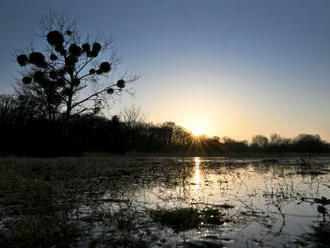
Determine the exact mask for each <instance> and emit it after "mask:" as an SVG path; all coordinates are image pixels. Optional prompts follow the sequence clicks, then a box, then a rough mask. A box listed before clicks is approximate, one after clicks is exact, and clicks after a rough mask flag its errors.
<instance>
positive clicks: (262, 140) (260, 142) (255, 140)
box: [251, 135, 268, 150]
mask: <svg viewBox="0 0 330 248" xmlns="http://www.w3.org/2000/svg"><path fill="white" fill-rule="evenodd" d="M267 147H268V139H267V137H265V136H263V135H255V136H253V137H252V142H251V148H252V149H260V150H265V149H266V148H267Z"/></svg>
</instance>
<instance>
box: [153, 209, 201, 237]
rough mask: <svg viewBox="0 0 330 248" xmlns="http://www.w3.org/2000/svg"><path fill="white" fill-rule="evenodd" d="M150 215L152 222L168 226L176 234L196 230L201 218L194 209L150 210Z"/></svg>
mask: <svg viewBox="0 0 330 248" xmlns="http://www.w3.org/2000/svg"><path fill="white" fill-rule="evenodd" d="M150 215H151V217H152V218H153V220H154V221H156V222H159V223H161V224H162V225H165V226H168V227H170V228H172V229H173V230H174V231H176V232H181V231H186V230H189V229H193V228H197V227H198V226H199V225H200V223H201V218H200V215H199V212H198V210H197V209H196V208H176V209H170V210H167V209H159V210H150Z"/></svg>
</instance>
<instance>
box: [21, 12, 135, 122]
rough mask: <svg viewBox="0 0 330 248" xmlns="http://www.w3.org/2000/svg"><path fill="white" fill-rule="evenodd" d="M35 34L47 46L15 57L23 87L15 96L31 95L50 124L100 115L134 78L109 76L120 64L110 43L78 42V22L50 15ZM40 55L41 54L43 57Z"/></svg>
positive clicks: (79, 39)
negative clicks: (43, 110) (86, 114)
mask: <svg viewBox="0 0 330 248" xmlns="http://www.w3.org/2000/svg"><path fill="white" fill-rule="evenodd" d="M39 30H40V31H39V32H40V33H39V34H38V36H39V37H41V38H42V39H44V40H45V41H46V45H45V47H43V48H40V50H35V49H33V48H30V49H26V50H25V51H24V52H23V53H22V52H21V54H17V55H18V56H17V62H18V64H19V65H20V66H22V67H23V70H22V71H21V74H22V81H21V83H20V84H19V85H18V87H16V90H17V91H18V92H19V93H22V94H26V93H28V94H30V95H32V96H33V97H34V98H35V99H39V101H40V102H41V103H42V104H44V105H45V106H46V108H47V112H48V118H49V119H55V118H57V117H58V116H60V115H61V116H62V114H63V117H64V121H65V123H68V121H69V120H70V118H71V116H73V115H77V114H82V113H84V114H85V113H94V114H96V113H98V112H99V111H100V110H101V109H102V108H103V107H104V106H105V105H106V103H107V102H108V101H109V100H110V99H111V98H112V97H113V96H114V95H115V94H120V93H121V92H123V91H124V88H126V86H127V84H129V83H131V82H133V81H135V80H137V79H138V76H131V77H129V76H127V75H122V76H121V77H119V78H117V79H116V80H115V79H114V78H113V76H112V77H110V76H109V74H110V72H111V71H113V69H114V67H116V66H117V65H118V64H119V62H120V58H119V57H118V56H117V52H116V49H115V48H114V44H113V42H112V41H111V40H110V41H109V40H105V39H103V38H101V37H100V36H99V37H96V38H94V39H91V38H90V37H88V36H87V37H86V38H85V39H84V42H82V39H81V35H80V34H79V32H78V30H77V26H76V21H75V20H73V19H72V18H70V17H68V16H65V15H63V16H59V15H56V14H53V13H51V12H50V13H49V14H48V15H46V16H43V17H41V19H40V22H39ZM41 51H42V52H41Z"/></svg>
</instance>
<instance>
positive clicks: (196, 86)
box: [0, 0, 330, 141]
mask: <svg viewBox="0 0 330 248" xmlns="http://www.w3.org/2000/svg"><path fill="white" fill-rule="evenodd" d="M50 9H52V10H54V11H56V12H57V13H65V14H68V15H71V16H73V17H75V18H77V20H78V26H79V29H80V31H81V33H82V34H97V33H103V34H104V35H105V36H106V37H109V38H114V40H115V43H116V47H117V49H118V52H119V54H120V55H121V56H123V63H122V65H121V70H122V71H127V72H131V73H140V74H141V76H142V77H141V79H140V80H139V81H138V82H136V84H135V96H134V97H132V96H128V95H127V96H125V97H123V98H122V99H121V101H120V102H118V103H117V104H116V106H114V109H113V113H116V111H119V110H120V109H122V108H123V107H125V106H130V105H132V104H136V105H138V106H141V109H142V111H143V112H144V113H145V116H146V118H147V120H148V121H153V122H156V123H159V122H163V121H174V122H176V123H177V124H179V125H182V126H184V127H187V128H193V127H199V128H201V129H202V130H203V132H205V133H206V134H207V135H210V136H213V135H217V136H220V137H222V136H230V137H233V138H235V139H250V138H251V136H252V135H256V134H264V135H267V136H268V135H270V134H271V133H279V134H281V135H284V136H287V137H293V136H296V135H298V134H299V133H311V134H320V135H321V137H323V138H324V139H326V140H328V141H330V1H329V0H315V1H311V0H308V1H305V0H283V1H281V0H273V1H268V0H259V1H257V0H249V1H247V0H241V1H238V0H237V1H234V0H233V1H229V0H104V1H98V0H94V1H90V0H86V1H68V0H57V1H48V0H10V1H9V0H1V8H0V28H1V41H0V44H1V46H0V55H1V56H0V93H4V92H6V93H10V92H12V83H13V82H14V78H15V77H16V76H18V73H17V70H18V66H17V65H16V63H15V61H14V59H13V57H12V56H11V54H12V52H13V49H15V48H23V47H24V46H25V45H26V42H30V40H31V38H33V37H34V36H33V33H34V30H35V28H36V23H37V21H38V19H39V17H40V16H41V15H44V14H47V12H48V11H49V10H50ZM38 42H39V41H38V40H36V41H35V43H34V45H35V46H36V47H38V44H39V43H38Z"/></svg>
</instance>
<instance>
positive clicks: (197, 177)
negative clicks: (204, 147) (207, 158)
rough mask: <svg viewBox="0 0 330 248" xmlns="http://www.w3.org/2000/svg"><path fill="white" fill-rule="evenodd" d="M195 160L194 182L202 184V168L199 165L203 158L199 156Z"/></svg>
mask: <svg viewBox="0 0 330 248" xmlns="http://www.w3.org/2000/svg"><path fill="white" fill-rule="evenodd" d="M194 161H195V176H194V183H195V184H200V183H201V172H200V168H199V165H200V163H201V160H200V158H199V157H196V158H195V159H194Z"/></svg>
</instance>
